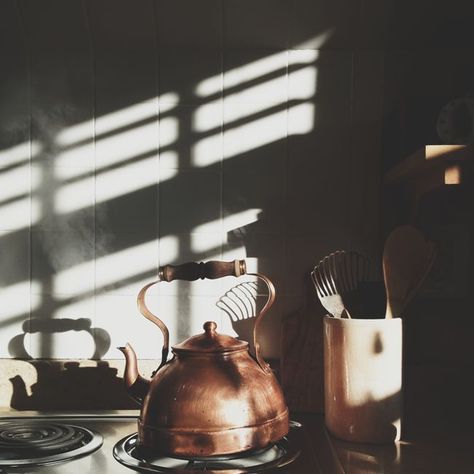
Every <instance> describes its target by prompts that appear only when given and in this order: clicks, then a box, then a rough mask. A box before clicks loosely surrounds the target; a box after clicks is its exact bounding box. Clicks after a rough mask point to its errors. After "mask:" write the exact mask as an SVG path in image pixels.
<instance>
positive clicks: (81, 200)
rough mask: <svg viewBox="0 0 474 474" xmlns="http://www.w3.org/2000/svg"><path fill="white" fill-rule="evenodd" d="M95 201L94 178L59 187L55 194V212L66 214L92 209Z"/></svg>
mask: <svg viewBox="0 0 474 474" xmlns="http://www.w3.org/2000/svg"><path fill="white" fill-rule="evenodd" d="M94 201H95V187H94V180H93V178H85V179H82V180H80V181H77V182H74V183H71V184H66V185H63V186H61V187H59V188H58V189H57V190H56V191H55V193H54V211H55V212H56V213H57V214H66V213H68V212H74V211H77V210H79V209H83V208H87V207H89V208H92V207H93V206H94Z"/></svg>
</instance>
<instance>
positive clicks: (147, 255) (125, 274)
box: [96, 240, 158, 288]
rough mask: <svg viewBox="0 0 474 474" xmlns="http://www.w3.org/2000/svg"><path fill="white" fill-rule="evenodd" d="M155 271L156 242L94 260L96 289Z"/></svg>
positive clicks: (156, 257) (156, 262)
mask: <svg viewBox="0 0 474 474" xmlns="http://www.w3.org/2000/svg"><path fill="white" fill-rule="evenodd" d="M157 269H158V240H152V241H149V242H145V243H143V244H140V245H133V246H128V247H127V248H126V249H124V250H120V251H118V252H114V253H112V254H109V255H104V256H103V257H99V258H97V259H96V287H97V288H101V287H106V286H107V285H111V284H114V283H118V282H120V281H122V280H126V279H127V278H130V277H133V276H134V275H139V274H141V273H144V272H147V271H150V270H155V271H158V270H157ZM147 279H148V278H147Z"/></svg>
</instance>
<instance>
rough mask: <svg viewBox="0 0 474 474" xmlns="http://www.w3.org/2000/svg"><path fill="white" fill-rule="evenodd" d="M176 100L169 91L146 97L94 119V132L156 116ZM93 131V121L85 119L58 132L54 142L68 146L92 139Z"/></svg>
mask: <svg viewBox="0 0 474 474" xmlns="http://www.w3.org/2000/svg"><path fill="white" fill-rule="evenodd" d="M177 101H178V96H177V94H176V93H174V92H169V93H166V94H163V95H162V96H160V97H157V98H152V99H148V100H146V101H144V102H139V103H137V104H133V105H131V106H129V107H124V108H123V109H120V110H116V111H114V112H111V113H109V114H105V115H101V116H99V117H97V118H96V120H95V133H96V135H100V134H104V133H110V132H113V131H114V130H116V129H118V128H123V127H127V126H130V125H133V124H134V123H136V122H140V121H142V120H147V119H150V118H153V117H155V116H156V117H157V116H158V111H160V112H161V113H163V112H167V111H169V110H171V108H172V107H173V106H172V104H173V103H175V102H177ZM93 133H94V122H93V120H87V121H85V122H82V123H79V124H77V125H74V126H72V127H68V128H67V129H65V130H63V131H61V132H60V133H58V135H57V136H56V143H57V144H58V145H61V146H69V145H72V144H74V143H77V142H81V141H84V140H90V139H92V136H93Z"/></svg>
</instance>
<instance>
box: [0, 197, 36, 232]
mask: <svg viewBox="0 0 474 474" xmlns="http://www.w3.org/2000/svg"><path fill="white" fill-rule="evenodd" d="M40 217H41V206H40V204H39V202H38V200H37V199H36V198H33V199H30V197H26V198H23V199H18V200H17V201H15V202H12V203H10V204H4V205H2V206H0V230H2V231H11V232H14V231H17V230H20V229H25V228H28V227H30V224H31V225H34V224H36V223H37V222H38V221H39V219H40Z"/></svg>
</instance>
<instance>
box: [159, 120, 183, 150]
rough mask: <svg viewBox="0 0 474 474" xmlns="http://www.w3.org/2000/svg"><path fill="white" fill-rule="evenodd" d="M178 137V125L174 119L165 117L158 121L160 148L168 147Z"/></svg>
mask: <svg viewBox="0 0 474 474" xmlns="http://www.w3.org/2000/svg"><path fill="white" fill-rule="evenodd" d="M178 137H179V123H178V119H177V118H176V117H166V118H163V119H161V120H160V148H162V147H165V146H169V145H171V144H172V143H174V142H175V141H177V140H178Z"/></svg>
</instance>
